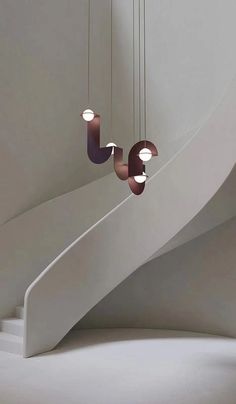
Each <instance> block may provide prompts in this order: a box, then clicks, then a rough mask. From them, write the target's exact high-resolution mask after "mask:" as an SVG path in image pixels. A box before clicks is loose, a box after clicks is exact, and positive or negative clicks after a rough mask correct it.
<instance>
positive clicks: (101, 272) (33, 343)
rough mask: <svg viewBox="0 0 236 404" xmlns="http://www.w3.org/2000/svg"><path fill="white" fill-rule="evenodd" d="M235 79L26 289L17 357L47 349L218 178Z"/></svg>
mask: <svg viewBox="0 0 236 404" xmlns="http://www.w3.org/2000/svg"><path fill="white" fill-rule="evenodd" d="M235 105H236V82H235V81H234V82H233V85H232V86H231V89H230V91H229V93H228V94H227V96H226V97H225V98H224V100H223V101H222V102H221V103H220V105H219V106H218V107H217V109H216V111H215V113H214V114H213V116H212V117H211V119H210V120H209V121H208V122H207V123H206V125H205V126H204V127H203V128H202V129H201V130H199V133H198V134H197V135H196V136H195V137H194V138H193V139H192V140H191V141H190V142H189V143H188V144H187V145H186V146H185V147H184V148H183V149H182V151H181V152H179V153H178V154H177V155H176V156H175V158H174V159H172V160H171V161H170V162H169V163H168V164H167V165H166V166H164V167H162V169H161V170H160V171H159V172H157V173H156V174H155V175H154V176H153V177H152V178H151V179H150V181H149V182H148V184H147V186H146V189H145V192H144V194H143V195H142V196H141V197H136V196H129V197H128V198H127V199H125V200H124V201H122V202H121V203H120V204H119V205H118V206H117V207H116V208H114V209H113V210H112V211H111V212H110V213H109V214H107V215H106V216H105V217H103V218H102V219H101V220H100V221H98V222H97V223H96V224H95V225H94V226H92V227H91V228H90V229H89V230H87V231H86V232H85V233H84V234H83V235H81V236H80V237H79V238H78V239H77V240H75V241H74V242H73V243H72V244H71V245H70V246H69V247H68V248H67V249H65V250H64V251H63V253H62V254H60V255H59V256H58V257H57V258H56V259H55V260H54V261H53V262H52V263H51V264H50V265H49V266H48V267H47V268H46V269H45V270H44V271H43V272H42V274H41V275H39V277H38V278H37V279H36V280H35V281H34V282H33V283H32V284H31V285H30V287H29V288H28V290H27V292H26V295H25V335H24V355H25V356H26V357H28V356H31V355H34V354H37V353H40V352H43V351H47V350H50V349H52V348H53V347H55V345H56V344H57V343H58V342H59V341H60V340H61V339H62V338H63V337H64V335H65V334H66V333H67V332H68V331H69V330H70V329H71V327H73V325H74V324H75V323H76V322H77V321H78V320H79V319H80V318H82V317H83V316H84V315H85V314H86V313H87V312H88V310H90V309H91V308H92V307H93V306H94V305H95V304H96V303H97V302H98V301H99V300H100V299H102V298H103V297H104V296H105V295H106V294H107V293H109V292H110V291H111V290H112V289H113V288H114V287H115V286H116V285H117V284H119V283H120V282H121V281H123V280H124V279H125V278H126V277H127V276H128V275H129V274H131V273H132V272H133V271H134V270H135V269H137V268H138V267H139V266H140V265H141V264H143V263H144V262H145V261H146V260H147V259H148V258H149V257H150V256H152V255H153V254H154V253H155V252H156V251H157V250H159V249H160V248H161V247H162V246H163V245H164V244H165V243H166V242H167V241H168V240H170V239H171V238H172V237H173V236H174V235H175V234H176V233H177V232H178V231H179V230H180V229H181V228H183V226H184V225H186V224H187V223H188V222H189V221H190V220H191V219H192V218H193V217H194V216H195V215H196V214H197V213H198V212H199V211H200V210H201V208H202V207H203V206H204V205H205V204H206V203H207V202H208V201H209V199H210V198H211V197H212V196H213V195H214V193H215V192H216V191H217V190H218V188H219V187H220V186H221V184H222V183H223V182H224V180H225V179H226V177H227V176H228V174H229V173H230V171H231V169H232V168H233V166H234V163H235V156H236V135H235V132H236V116H235Z"/></svg>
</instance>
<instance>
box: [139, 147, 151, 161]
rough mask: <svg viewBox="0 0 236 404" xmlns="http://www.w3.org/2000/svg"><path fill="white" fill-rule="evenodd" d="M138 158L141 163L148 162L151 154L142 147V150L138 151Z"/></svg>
mask: <svg viewBox="0 0 236 404" xmlns="http://www.w3.org/2000/svg"><path fill="white" fill-rule="evenodd" d="M138 156H139V158H140V159H141V160H142V161H149V160H151V158H152V152H151V150H149V149H147V148H146V147H144V148H143V149H142V150H140V152H139V154H138Z"/></svg>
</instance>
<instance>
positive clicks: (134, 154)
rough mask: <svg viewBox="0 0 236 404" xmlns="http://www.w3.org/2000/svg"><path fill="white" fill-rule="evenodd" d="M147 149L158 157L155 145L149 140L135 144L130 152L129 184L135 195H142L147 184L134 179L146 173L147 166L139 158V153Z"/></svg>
mask: <svg viewBox="0 0 236 404" xmlns="http://www.w3.org/2000/svg"><path fill="white" fill-rule="evenodd" d="M144 148H147V149H149V150H150V152H151V153H152V156H157V155H158V151H157V148H156V146H155V145H154V143H152V142H150V141H149V140H141V141H140V142H137V143H135V145H134V146H133V147H132V149H131V150H130V152H129V160H128V162H129V164H128V166H129V178H128V183H129V187H130V189H131V191H132V192H133V193H134V194H135V195H140V194H141V193H142V192H143V191H144V188H145V182H142V183H141V184H140V183H138V182H136V181H135V179H134V177H135V176H136V175H142V174H143V172H145V165H144V164H143V161H142V160H141V159H140V157H139V155H138V154H139V152H140V151H141V150H142V149H144Z"/></svg>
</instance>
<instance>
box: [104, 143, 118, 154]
mask: <svg viewBox="0 0 236 404" xmlns="http://www.w3.org/2000/svg"><path fill="white" fill-rule="evenodd" d="M111 146H113V147H112V152H111V154H114V147H116V146H117V145H116V144H115V143H112V142H110V143H107V145H106V147H111Z"/></svg>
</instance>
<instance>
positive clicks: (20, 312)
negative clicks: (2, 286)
mask: <svg viewBox="0 0 236 404" xmlns="http://www.w3.org/2000/svg"><path fill="white" fill-rule="evenodd" d="M16 317H17V318H21V319H23V318H24V306H17V307H16Z"/></svg>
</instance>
